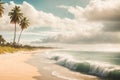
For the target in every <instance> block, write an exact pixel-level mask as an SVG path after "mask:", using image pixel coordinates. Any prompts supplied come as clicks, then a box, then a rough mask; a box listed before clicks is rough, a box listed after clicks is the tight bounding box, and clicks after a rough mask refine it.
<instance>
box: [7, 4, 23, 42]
mask: <svg viewBox="0 0 120 80" xmlns="http://www.w3.org/2000/svg"><path fill="white" fill-rule="evenodd" d="M8 15H9V16H10V19H11V21H10V23H12V24H15V31H14V39H13V44H15V43H16V42H15V40H16V25H17V24H19V23H20V20H21V19H22V17H23V13H21V9H20V7H19V6H15V7H14V8H13V9H12V10H11V12H9V14H8Z"/></svg>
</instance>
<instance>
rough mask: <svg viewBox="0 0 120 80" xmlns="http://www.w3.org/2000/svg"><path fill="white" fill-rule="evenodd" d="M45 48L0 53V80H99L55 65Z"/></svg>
mask: <svg viewBox="0 0 120 80" xmlns="http://www.w3.org/2000/svg"><path fill="white" fill-rule="evenodd" d="M47 50H50V49H39V50H34V51H19V52H15V54H3V55H0V80H100V79H99V78H98V77H96V76H92V75H87V74H82V73H78V72H74V71H71V70H69V69H67V68H65V67H62V66H59V65H56V64H55V63H54V62H51V61H50V60H48V59H46V58H45V56H44V54H45V53H44V52H47Z"/></svg>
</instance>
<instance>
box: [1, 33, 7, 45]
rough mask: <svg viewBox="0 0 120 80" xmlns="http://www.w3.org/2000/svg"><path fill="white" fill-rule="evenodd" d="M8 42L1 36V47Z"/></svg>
mask: <svg viewBox="0 0 120 80" xmlns="http://www.w3.org/2000/svg"><path fill="white" fill-rule="evenodd" d="M5 42H6V40H5V39H4V38H3V37H2V35H0V45H1V44H4V43H5Z"/></svg>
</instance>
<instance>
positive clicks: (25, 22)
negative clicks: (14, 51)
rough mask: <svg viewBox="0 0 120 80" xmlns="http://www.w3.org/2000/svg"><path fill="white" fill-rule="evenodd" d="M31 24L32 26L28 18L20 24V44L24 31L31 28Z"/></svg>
mask: <svg viewBox="0 0 120 80" xmlns="http://www.w3.org/2000/svg"><path fill="white" fill-rule="evenodd" d="M29 24H30V22H29V20H28V19H27V18H26V17H24V18H23V19H22V20H21V22H20V27H21V32H20V35H19V38H18V43H19V41H20V38H21V34H22V32H23V30H24V29H26V28H27V27H29Z"/></svg>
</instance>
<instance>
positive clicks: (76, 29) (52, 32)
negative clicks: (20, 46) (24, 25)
mask: <svg viewBox="0 0 120 80" xmlns="http://www.w3.org/2000/svg"><path fill="white" fill-rule="evenodd" d="M2 1H3V2H6V3H5V4H4V7H5V11H4V15H3V17H1V18H0V24H1V25H0V31H1V32H0V34H2V35H3V36H4V37H5V38H7V39H8V40H12V38H13V37H11V36H12V34H13V31H14V25H13V24H9V22H10V19H9V16H8V12H9V11H10V10H11V9H12V8H13V7H14V6H15V5H19V6H20V7H21V11H22V12H23V13H24V16H26V17H27V18H28V19H29V20H30V27H29V28H28V29H26V30H25V31H24V33H23V36H22V39H24V40H23V41H28V42H31V43H37V44H38V43H59V44H70V45H91V46H92V45H95V47H96V45H100V46H101V45H102V46H107V47H108V46H110V47H111V48H112V49H116V47H117V49H119V48H120V14H119V13H120V9H119V8H120V0H114V1H113V0H11V1H10V0H2ZM19 31H20V28H19V27H18V34H19ZM33 38H34V39H33ZM118 46H119V47H118ZM111 48H110V49H111Z"/></svg>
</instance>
